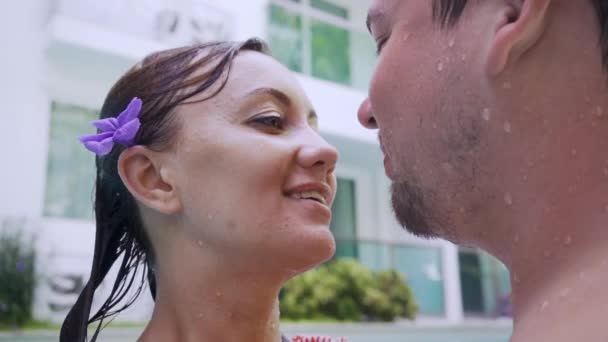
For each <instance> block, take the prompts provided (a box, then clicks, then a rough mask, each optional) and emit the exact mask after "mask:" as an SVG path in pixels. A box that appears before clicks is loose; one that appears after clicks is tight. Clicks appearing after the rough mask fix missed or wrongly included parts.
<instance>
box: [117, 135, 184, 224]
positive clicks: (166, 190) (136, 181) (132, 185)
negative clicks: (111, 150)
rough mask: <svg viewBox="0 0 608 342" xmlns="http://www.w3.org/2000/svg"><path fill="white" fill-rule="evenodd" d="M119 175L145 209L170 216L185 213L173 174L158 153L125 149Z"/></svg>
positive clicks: (146, 149) (140, 149) (120, 161)
mask: <svg viewBox="0 0 608 342" xmlns="http://www.w3.org/2000/svg"><path fill="white" fill-rule="evenodd" d="M118 173H119V174H120V178H121V179H122V181H123V183H124V184H125V186H126V187H127V189H128V190H129V192H130V193H131V194H132V195H133V197H135V199H137V201H139V202H140V203H141V204H143V205H144V206H146V207H148V208H150V209H153V210H156V211H158V212H160V213H163V214H167V215H170V214H175V213H177V212H179V211H181V210H182V204H181V200H180V199H179V197H178V194H177V190H176V187H175V184H174V182H173V178H172V177H171V172H170V171H169V169H168V168H167V167H165V165H164V164H163V163H162V158H160V155H159V154H158V152H154V151H152V150H150V149H148V148H146V147H144V146H133V147H131V148H128V149H126V150H124V151H123V152H122V153H121V154H120V157H119V158H118Z"/></svg>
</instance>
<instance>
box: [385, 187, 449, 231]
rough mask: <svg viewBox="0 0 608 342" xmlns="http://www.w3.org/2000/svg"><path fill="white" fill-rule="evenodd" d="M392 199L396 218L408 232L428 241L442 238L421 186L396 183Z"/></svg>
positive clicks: (392, 191) (392, 188) (392, 190)
mask: <svg viewBox="0 0 608 342" xmlns="http://www.w3.org/2000/svg"><path fill="white" fill-rule="evenodd" d="M391 198H392V199H391V202H392V206H393V211H394V213H395V217H396V218H397V221H398V222H399V224H401V226H402V227H404V228H405V229H406V230H407V231H408V232H410V233H412V234H414V235H416V236H418V237H421V238H426V239H432V238H437V237H440V233H439V232H438V227H435V224H434V223H435V220H433V219H432V216H431V212H430V210H429V205H428V203H427V202H426V198H425V197H424V193H423V192H422V189H421V188H420V187H419V186H416V185H414V184H412V183H410V182H407V181H394V182H393V184H392V185H391Z"/></svg>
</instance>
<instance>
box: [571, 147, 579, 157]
mask: <svg viewBox="0 0 608 342" xmlns="http://www.w3.org/2000/svg"><path fill="white" fill-rule="evenodd" d="M570 154H571V155H572V156H573V157H576V155H577V154H578V151H577V150H576V149H574V148H573V149H572V151H570Z"/></svg>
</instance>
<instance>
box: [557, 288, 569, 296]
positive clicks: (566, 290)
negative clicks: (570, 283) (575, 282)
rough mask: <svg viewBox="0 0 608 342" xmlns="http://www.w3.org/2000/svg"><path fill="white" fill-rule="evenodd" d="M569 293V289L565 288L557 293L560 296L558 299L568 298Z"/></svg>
mask: <svg viewBox="0 0 608 342" xmlns="http://www.w3.org/2000/svg"><path fill="white" fill-rule="evenodd" d="M569 293H570V289H569V288H565V289H563V290H561V291H560V292H559V296H560V298H565V297H567V296H568V294H569Z"/></svg>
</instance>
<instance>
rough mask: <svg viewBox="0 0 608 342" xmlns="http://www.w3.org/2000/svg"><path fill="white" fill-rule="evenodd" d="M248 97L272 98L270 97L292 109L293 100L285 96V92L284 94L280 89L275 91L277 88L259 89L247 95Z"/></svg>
mask: <svg viewBox="0 0 608 342" xmlns="http://www.w3.org/2000/svg"><path fill="white" fill-rule="evenodd" d="M246 96H247V97H257V96H270V97H272V98H274V99H275V100H277V102H280V103H281V104H282V105H284V106H285V107H291V99H290V98H289V96H288V95H287V94H285V93H284V92H282V91H280V90H278V89H275V88H269V87H264V88H257V89H254V90H252V91H250V92H249V93H247V95H246Z"/></svg>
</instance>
